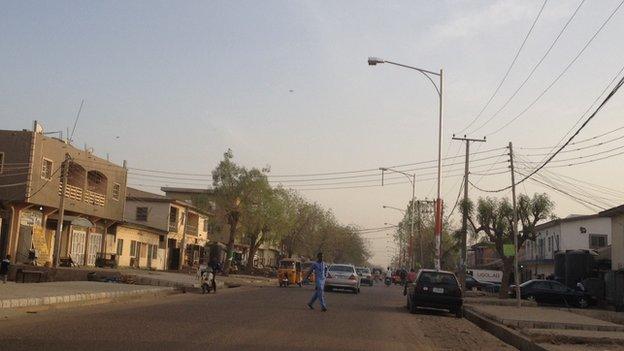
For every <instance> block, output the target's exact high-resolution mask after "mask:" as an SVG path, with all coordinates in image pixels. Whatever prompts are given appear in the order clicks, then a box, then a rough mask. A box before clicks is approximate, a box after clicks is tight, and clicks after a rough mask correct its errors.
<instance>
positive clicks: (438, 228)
mask: <svg viewBox="0 0 624 351" xmlns="http://www.w3.org/2000/svg"><path fill="white" fill-rule="evenodd" d="M382 63H388V64H391V65H395V66H399V67H403V68H409V69H412V70H415V71H418V72H420V73H422V74H423V75H424V76H425V78H427V79H428V80H429V81H430V82H431V84H433V87H434V88H435V90H436V92H437V93H438V98H439V103H440V104H439V115H438V192H437V200H436V207H435V238H436V252H435V267H436V269H440V236H441V234H442V199H441V197H440V187H441V178H442V177H441V174H442V110H443V106H444V104H443V91H444V71H443V70H442V69H440V71H439V72H433V71H428V70H425V69H422V68H418V67H413V66H408V65H404V64H401V63H397V62H392V61H386V60H384V59H381V58H378V57H369V58H368V64H369V65H370V66H376V65H378V64H382ZM431 76H436V77H438V78H439V79H440V80H439V83H438V84H437V85H436V83H435V81H434V80H433V79H432V78H431ZM382 171H383V170H382Z"/></svg>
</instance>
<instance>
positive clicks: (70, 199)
mask: <svg viewBox="0 0 624 351" xmlns="http://www.w3.org/2000/svg"><path fill="white" fill-rule="evenodd" d="M66 160H67V161H66ZM64 161H66V162H64ZM64 164H65V165H67V169H64V168H63V166H62V165H64ZM65 173H66V174H67V186H66V188H65V193H63V191H62V181H61V180H62V175H63V174H65ZM126 180H127V170H126V168H125V167H123V166H119V165H116V164H114V163H112V162H109V161H107V160H105V159H102V158H99V157H97V156H95V155H93V151H92V150H88V149H87V150H82V149H78V148H76V147H74V146H72V145H71V144H70V143H69V142H68V141H67V140H63V139H60V138H53V137H49V136H48V135H47V134H46V133H45V132H44V131H43V127H42V126H41V125H40V124H38V123H37V122H35V123H34V126H33V130H21V131H14V130H0V217H1V218H2V221H1V223H2V225H1V227H0V255H2V256H4V255H6V254H10V255H11V257H12V261H13V262H17V263H20V262H31V261H32V260H33V254H34V256H36V257H37V259H36V261H37V263H38V264H48V265H49V264H50V263H51V262H52V260H53V251H54V247H55V240H56V235H55V231H56V228H57V223H58V216H59V205H60V200H61V196H63V197H64V207H65V211H64V217H63V219H64V220H63V222H64V223H63V231H62V233H61V238H60V244H59V246H60V254H59V257H61V258H63V257H66V258H69V257H71V259H72V260H73V262H74V263H75V264H76V265H78V266H82V265H87V266H92V265H95V261H96V258H97V255H98V253H100V252H103V251H104V249H105V247H106V238H107V237H106V236H105V233H106V231H107V229H108V228H109V227H111V226H112V225H113V224H115V223H117V222H119V221H121V220H122V217H123V208H124V199H125V196H126V194H125V191H126Z"/></svg>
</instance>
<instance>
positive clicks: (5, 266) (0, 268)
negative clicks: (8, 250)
mask: <svg viewBox="0 0 624 351" xmlns="http://www.w3.org/2000/svg"><path fill="white" fill-rule="evenodd" d="M9 267H11V255H6V258H5V259H4V260H2V262H1V263H0V280H2V284H6V282H7V278H8V277H9Z"/></svg>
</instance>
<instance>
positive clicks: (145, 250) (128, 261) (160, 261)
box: [107, 222, 167, 270]
mask: <svg viewBox="0 0 624 351" xmlns="http://www.w3.org/2000/svg"><path fill="white" fill-rule="evenodd" d="M111 229H112V230H111V232H113V233H114V240H111V241H109V242H110V244H109V245H108V246H107V253H110V254H115V255H116V258H117V264H118V266H120V267H133V268H141V269H154V270H164V269H165V243H166V237H167V232H166V231H163V230H158V229H155V228H151V227H148V226H144V225H140V224H134V223H127V222H126V223H122V224H117V225H115V226H113V227H112V228H111Z"/></svg>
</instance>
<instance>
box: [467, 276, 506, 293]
mask: <svg viewBox="0 0 624 351" xmlns="http://www.w3.org/2000/svg"><path fill="white" fill-rule="evenodd" d="M473 289H477V290H481V291H488V292H497V291H498V290H499V289H500V285H497V284H494V283H490V282H484V281H481V280H477V279H475V278H474V277H473V276H471V275H466V290H473Z"/></svg>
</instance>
